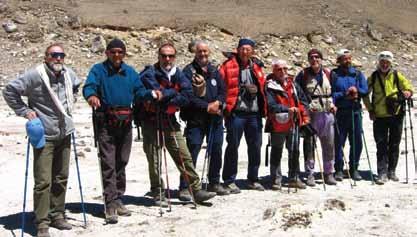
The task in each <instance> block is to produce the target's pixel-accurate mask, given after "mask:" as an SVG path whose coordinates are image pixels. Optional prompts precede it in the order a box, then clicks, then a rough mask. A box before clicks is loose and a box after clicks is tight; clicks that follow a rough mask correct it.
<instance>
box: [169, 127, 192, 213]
mask: <svg viewBox="0 0 417 237" xmlns="http://www.w3.org/2000/svg"><path fill="white" fill-rule="evenodd" d="M168 122H169V125H170V127H171V128H173V126H172V124H171V120H169V119H168ZM172 137H173V139H174V142H175V146H176V148H177V150H178V157H179V159H180V163H181V167H182V169H183V170H184V171H183V176H184V179H185V182H187V184H188V191H189V192H190V195H191V200H192V201H193V205H194V208H197V203H196V202H195V198H194V192H193V189H192V188H191V184H190V178H189V177H188V174H187V170H186V169H185V164H184V159H183V158H182V156H181V151H180V145H179V144H178V141H177V137H176V135H175V132H172Z"/></svg>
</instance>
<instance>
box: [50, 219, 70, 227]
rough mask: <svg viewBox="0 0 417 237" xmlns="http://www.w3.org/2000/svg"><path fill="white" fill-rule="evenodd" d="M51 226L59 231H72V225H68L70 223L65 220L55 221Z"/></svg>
mask: <svg viewBox="0 0 417 237" xmlns="http://www.w3.org/2000/svg"><path fill="white" fill-rule="evenodd" d="M49 226H50V227H54V228H56V229H58V230H71V229H72V225H71V224H70V223H68V221H67V220H65V219H64V218H60V219H56V220H53V221H52V222H51V224H50V225H49Z"/></svg>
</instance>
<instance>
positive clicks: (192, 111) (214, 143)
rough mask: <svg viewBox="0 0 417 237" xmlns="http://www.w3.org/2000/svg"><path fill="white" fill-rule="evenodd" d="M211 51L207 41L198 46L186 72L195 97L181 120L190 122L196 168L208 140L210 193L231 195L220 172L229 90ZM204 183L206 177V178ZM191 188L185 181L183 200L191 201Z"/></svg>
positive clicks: (188, 134)
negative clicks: (223, 184) (224, 114)
mask: <svg viewBox="0 0 417 237" xmlns="http://www.w3.org/2000/svg"><path fill="white" fill-rule="evenodd" d="M209 56H210V49H209V46H208V43H207V42H205V41H196V42H195V57H194V60H193V61H192V62H191V63H190V64H188V65H187V66H186V67H185V68H184V70H183V72H184V75H185V77H186V78H187V79H188V80H190V82H191V84H192V87H193V94H192V95H191V96H190V103H189V105H188V106H186V107H184V108H181V113H180V115H181V118H182V119H183V120H185V121H186V122H187V127H186V128H185V131H184V133H185V137H186V140H187V147H188V150H189V151H190V153H191V157H192V159H193V164H194V166H195V165H196V163H197V157H198V153H199V152H200V150H201V145H202V143H203V139H204V137H206V141H207V153H206V156H208V157H210V158H209V159H210V162H208V164H209V167H208V180H209V183H210V184H209V186H208V190H209V191H212V192H216V193H217V194H218V195H227V194H229V192H228V191H227V190H226V189H224V188H223V187H222V186H221V185H220V168H221V165H222V145H223V119H222V110H223V104H224V102H225V96H226V89H225V85H224V82H223V80H222V79H221V76H220V74H219V71H218V70H217V68H216V67H215V66H214V65H212V64H211V63H210V61H209ZM202 178H203V179H204V177H202ZM186 187H187V184H186V182H185V181H184V179H183V178H182V177H181V181H180V193H179V198H180V200H183V201H187V200H190V199H191V197H190V194H189V192H188V190H187V188H186Z"/></svg>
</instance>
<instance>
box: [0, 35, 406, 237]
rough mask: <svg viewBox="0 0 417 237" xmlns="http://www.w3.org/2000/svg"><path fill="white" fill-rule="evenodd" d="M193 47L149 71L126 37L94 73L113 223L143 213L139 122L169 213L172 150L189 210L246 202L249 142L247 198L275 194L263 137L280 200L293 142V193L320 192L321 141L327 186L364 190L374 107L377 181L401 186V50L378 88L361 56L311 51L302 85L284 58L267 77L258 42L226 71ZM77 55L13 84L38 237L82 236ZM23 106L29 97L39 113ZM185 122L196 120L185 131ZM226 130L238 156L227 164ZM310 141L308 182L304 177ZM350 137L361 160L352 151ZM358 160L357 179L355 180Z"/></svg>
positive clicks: (91, 80) (51, 55)
mask: <svg viewBox="0 0 417 237" xmlns="http://www.w3.org/2000/svg"><path fill="white" fill-rule="evenodd" d="M191 49H192V51H193V52H194V53H195V57H194V59H193V61H192V62H191V63H190V64H188V65H187V66H186V67H185V68H183V69H180V68H179V67H178V66H176V64H175V59H176V56H177V50H176V48H175V46H174V45H173V44H172V43H170V42H166V43H163V44H162V45H161V46H160V47H159V48H158V51H157V53H158V60H157V62H156V63H155V64H153V65H149V66H146V67H145V69H144V70H143V71H141V72H140V73H138V72H137V71H136V70H135V69H134V68H133V67H132V66H130V65H128V64H127V63H126V62H125V61H124V57H125V56H126V53H127V51H126V45H125V44H124V42H123V41H122V40H120V39H117V38H115V39H113V40H111V41H110V42H109V43H108V45H107V48H106V51H105V54H106V59H105V60H104V61H103V62H100V63H97V64H95V65H94V66H93V67H92V68H91V70H90V72H89V73H88V76H87V79H86V80H85V82H84V85H83V88H82V94H83V96H84V98H85V100H86V101H87V102H88V104H89V105H90V106H91V107H92V113H93V127H94V135H95V140H96V142H97V144H98V147H97V149H98V157H99V167H100V170H101V183H102V188H103V198H104V200H103V201H104V212H105V220H106V222H107V223H117V222H118V216H130V215H131V211H130V210H128V209H127V208H126V207H125V205H124V204H123V202H122V196H123V195H124V193H125V190H126V171H125V169H126V166H127V164H128V162H129V157H130V152H131V146H132V122H133V121H135V123H136V124H137V125H138V126H140V127H141V128H142V135H143V150H144V152H145V154H146V157H147V161H148V171H149V179H150V195H151V197H152V198H153V200H154V202H155V205H159V206H160V207H163V206H165V207H167V206H169V205H170V203H169V202H170V198H171V197H170V191H169V189H170V187H169V182H168V174H167V167H166V151H168V153H169V154H170V156H171V157H172V159H173V160H174V162H175V164H176V166H177V168H178V170H179V171H180V174H181V176H180V186H179V192H178V198H179V199H180V200H181V201H188V202H192V203H194V204H196V203H203V202H205V201H207V200H209V199H211V198H213V197H214V196H215V195H228V194H236V193H240V188H239V187H238V186H237V185H236V183H235V181H236V178H237V173H238V158H239V145H240V141H241V138H242V135H244V136H245V140H246V143H247V147H248V148H247V156H248V167H247V188H248V189H253V190H259V191H263V190H264V189H265V187H264V186H263V185H262V184H261V182H260V180H259V175H258V171H259V167H260V163H261V146H262V133H263V130H264V131H265V132H267V133H269V139H268V146H269V147H271V152H270V156H269V158H270V160H269V161H267V162H268V164H269V168H270V179H271V180H270V181H271V184H272V186H271V189H272V190H279V189H281V185H282V182H283V181H282V176H283V175H282V172H281V158H282V154H283V148H284V144H285V146H286V148H287V150H288V170H289V171H288V183H287V185H288V187H291V188H297V189H305V188H306V185H307V186H315V185H316V182H315V176H314V171H315V158H316V157H318V152H317V145H316V144H317V142H316V139H317V138H318V139H319V140H320V144H321V150H322V161H323V163H322V165H321V162H320V164H319V166H320V169H321V170H322V172H321V173H322V178H323V182H324V183H325V184H327V185H336V184H337V181H342V180H343V178H344V176H345V174H347V175H348V176H349V177H351V178H352V179H353V180H361V179H362V177H361V175H360V173H359V172H358V165H359V159H360V156H361V152H362V142H363V141H362V138H363V137H364V136H363V128H362V105H361V100H362V99H363V102H364V104H365V106H366V108H367V110H368V112H369V117H370V119H371V120H372V121H373V134H374V138H375V142H376V145H377V154H376V156H377V171H378V174H377V177H376V182H377V183H379V184H383V183H385V182H387V181H388V180H389V179H390V180H392V181H398V177H397V176H396V173H395V170H396V166H397V163H398V157H399V145H400V141H401V136H402V130H403V120H404V117H405V110H406V107H407V105H408V108H410V107H411V96H412V93H413V88H412V84H411V82H410V81H409V80H408V79H406V77H405V76H404V75H403V74H401V73H400V72H398V71H397V70H395V69H394V68H393V60H394V56H393V54H392V53H391V52H389V51H382V52H380V53H379V54H378V55H377V61H378V63H377V69H376V70H375V71H374V72H373V73H372V74H371V75H370V76H369V77H368V79H367V78H365V76H364V74H363V73H362V72H361V71H359V70H358V69H357V68H355V67H353V66H352V55H351V52H350V51H349V50H347V49H341V50H339V51H338V52H337V65H338V66H337V68H335V69H333V70H330V69H328V68H325V67H324V66H323V65H322V60H323V54H322V52H321V51H319V50H317V49H311V50H310V51H308V54H307V59H308V62H309V66H308V67H306V68H304V69H303V70H301V71H300V72H299V73H298V74H297V76H296V77H294V78H293V77H292V76H290V75H289V74H288V68H289V65H288V63H287V62H286V61H285V60H282V59H276V60H273V61H272V72H271V73H270V74H269V75H265V74H264V72H263V68H264V65H263V62H262V61H261V60H259V59H258V58H257V57H256V56H255V51H254V49H255V42H254V41H253V40H252V39H249V38H241V39H240V40H239V42H238V45H237V47H236V50H234V51H232V52H229V53H225V56H226V57H227V59H226V60H225V62H223V63H222V64H221V65H220V66H217V65H213V64H212V63H211V60H210V52H211V51H210V47H209V43H208V42H206V41H203V40H198V41H194V43H193V45H192V47H191ZM65 56H66V54H65V52H64V47H63V46H62V45H61V44H52V45H50V46H48V47H47V48H46V50H45V57H44V62H43V63H42V64H40V65H38V66H36V67H34V68H32V69H29V70H28V71H26V72H25V73H24V74H22V75H20V76H19V77H18V78H17V79H15V80H13V81H11V82H9V83H8V85H7V86H6V87H5V88H4V90H3V96H4V98H5V100H6V102H7V103H8V105H9V106H10V107H11V108H12V109H13V110H14V111H15V112H16V114H17V115H18V116H22V117H25V118H27V119H28V120H29V121H28V123H27V132H28V135H29V138H30V143H31V144H32V146H33V148H34V159H33V161H34V169H33V170H34V181H35V184H34V194H33V195H34V213H35V224H36V227H37V236H38V237H45V236H50V235H49V227H54V228H57V229H61V230H67V229H71V228H72V226H71V224H70V223H68V222H67V220H66V218H65V215H64V211H65V207H64V205H65V193H66V189H67V180H68V167H69V158H70V149H71V136H72V137H73V141H74V142H73V146H75V136H74V131H75V129H74V123H73V120H72V114H73V104H74V102H75V100H74V95H75V94H76V93H77V92H78V90H79V87H80V84H81V81H80V80H79V78H78V77H77V75H76V74H75V73H74V71H73V70H72V69H71V68H70V67H68V66H67V65H65V63H64V60H65ZM22 96H26V97H27V98H28V103H25V102H24V101H23V99H22ZM177 112H179V117H180V118H181V120H183V121H185V122H186V127H185V129H184V131H182V130H181V126H180V123H179V121H178V118H177V116H176V113H177ZM263 118H266V124H265V128H263V124H262V119H263ZM223 121H224V124H223ZM224 126H225V127H226V142H227V146H226V150H225V154H224V157H223V155H222V146H223V140H224ZM300 137H303V146H302V147H303V153H304V167H305V177H302V176H301V175H300V162H299V155H300ZM347 138H349V144H350V152H349V157H345V155H344V152H343V148H344V145H345V143H346V139H347ZM204 139H206V143H207V150H206V156H205V158H208V159H205V160H204V168H203V172H204V170H205V167H206V166H207V178H208V185H205V186H206V187H204V188H203V187H202V182H201V180H200V177H199V175H198V174H197V172H196V169H195V166H196V162H197V157H198V155H199V152H200V150H201V148H202V145H203V143H204ZM267 153H268V151H267ZM223 159H224V160H223ZM347 160H349V164H348V167H346V168H348V169H347V171H348V172H347V173H344V165H347ZM222 161H223V162H222ZM318 161H320V159H318ZM222 163H223V169H222V176H220V171H221V168H222ZM164 168H165V169H164ZM164 173H165V175H166V178H165V181H164V179H163V176H164V175H163V174H164ZM205 176H206V175H204V174H203V177H201V179H202V180H204V179H205V178H206V177H205ZM220 177H221V178H222V179H223V183H221V179H220ZM166 195H168V198H167V197H166Z"/></svg>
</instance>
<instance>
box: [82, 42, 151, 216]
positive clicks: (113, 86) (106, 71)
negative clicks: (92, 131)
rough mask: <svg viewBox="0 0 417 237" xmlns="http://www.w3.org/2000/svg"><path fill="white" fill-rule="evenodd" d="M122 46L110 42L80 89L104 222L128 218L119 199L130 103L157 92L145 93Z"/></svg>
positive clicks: (123, 182) (127, 152) (123, 179)
mask: <svg viewBox="0 0 417 237" xmlns="http://www.w3.org/2000/svg"><path fill="white" fill-rule="evenodd" d="M125 55H126V46H125V44H124V43H123V42H122V41H121V40H119V39H113V40H112V41H110V42H109V44H108V45H107V48H106V56H107V59H106V60H105V61H104V62H102V63H98V64H96V65H94V66H93V67H92V68H91V70H90V72H89V74H88V76H87V80H86V82H85V85H84V88H83V95H84V98H85V99H86V100H87V101H88V104H89V105H90V106H91V107H93V110H94V111H96V112H95V114H94V113H93V116H95V123H96V124H94V126H95V128H96V131H97V134H96V135H97V140H98V150H99V159H100V168H101V177H102V183H103V194H104V201H105V216H106V222H107V223H112V224H113V223H117V215H120V216H130V215H131V213H130V211H129V210H128V209H126V207H125V206H124V205H123V203H122V201H121V197H122V195H123V194H124V192H125V190H126V172H125V167H126V165H127V163H128V161H129V156H130V150H131V146H132V124H131V122H132V109H131V107H132V104H133V103H134V102H136V101H138V100H139V101H140V100H144V99H148V100H155V99H157V98H158V92H157V91H151V90H146V88H145V87H144V86H143V84H142V82H141V81H140V80H139V75H138V73H137V72H136V71H135V69H133V67H131V66H129V65H127V64H126V63H125V62H124V61H123V59H124V57H125Z"/></svg>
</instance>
